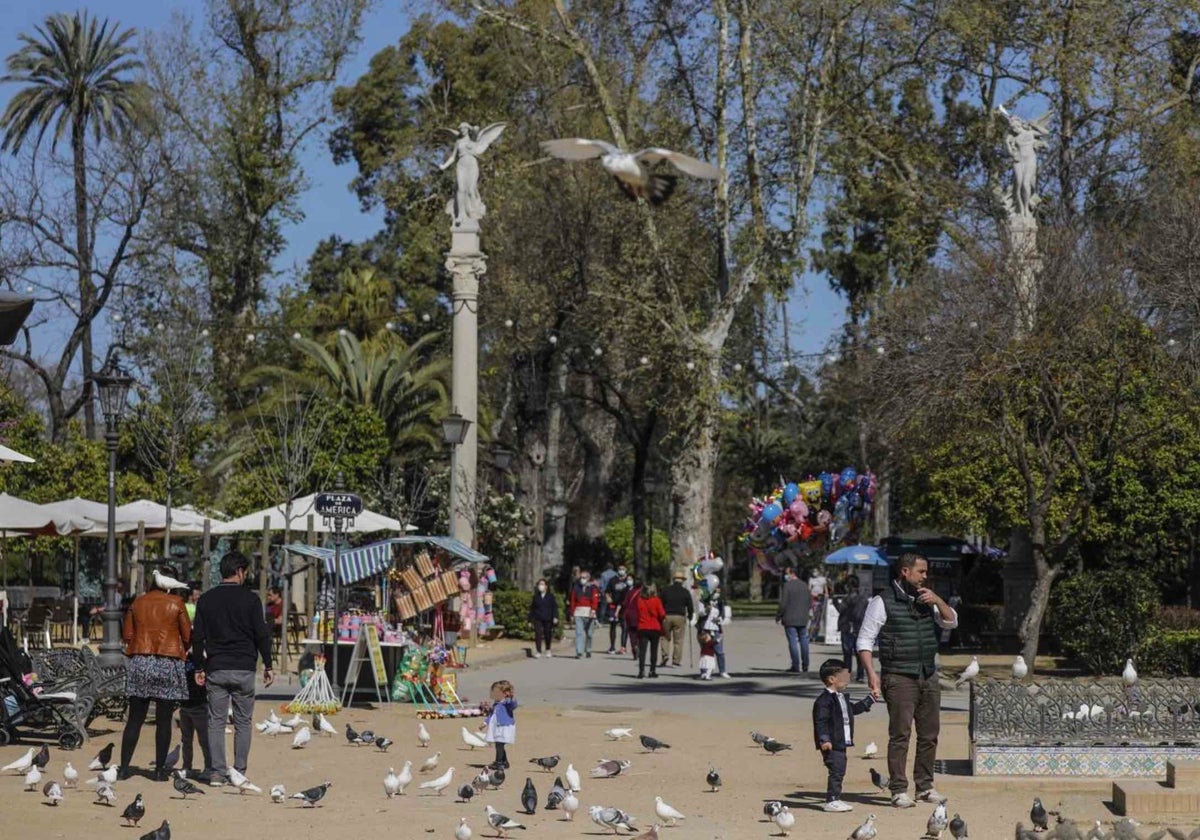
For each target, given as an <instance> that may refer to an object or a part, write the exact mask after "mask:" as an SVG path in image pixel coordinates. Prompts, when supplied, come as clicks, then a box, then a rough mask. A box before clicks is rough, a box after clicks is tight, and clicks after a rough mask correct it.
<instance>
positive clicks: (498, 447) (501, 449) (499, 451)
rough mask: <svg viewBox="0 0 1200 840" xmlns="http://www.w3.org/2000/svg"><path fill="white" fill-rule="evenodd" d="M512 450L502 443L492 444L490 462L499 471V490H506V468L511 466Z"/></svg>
mask: <svg viewBox="0 0 1200 840" xmlns="http://www.w3.org/2000/svg"><path fill="white" fill-rule="evenodd" d="M512 462H513V451H512V450H511V449H509V448H508V447H507V446H505V445H504V444H502V443H496V444H493V445H492V464H493V465H494V466H495V467H496V472H498V473H500V490H501V492H505V491H507V490H508V470H509V468H510V467H512Z"/></svg>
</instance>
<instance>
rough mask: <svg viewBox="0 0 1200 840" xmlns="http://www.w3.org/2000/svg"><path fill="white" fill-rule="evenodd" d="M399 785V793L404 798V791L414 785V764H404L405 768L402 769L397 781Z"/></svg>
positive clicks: (408, 762) (407, 762)
mask: <svg viewBox="0 0 1200 840" xmlns="http://www.w3.org/2000/svg"><path fill="white" fill-rule="evenodd" d="M396 781H397V782H398V784H399V787H398V788H397V793H399V794H400V795H401V796H404V789H405V788H406V787H408V786H409V785H411V784H412V762H411V761H406V762H404V766H403V767H401V768H400V776H399V777H398V778H397V780H396Z"/></svg>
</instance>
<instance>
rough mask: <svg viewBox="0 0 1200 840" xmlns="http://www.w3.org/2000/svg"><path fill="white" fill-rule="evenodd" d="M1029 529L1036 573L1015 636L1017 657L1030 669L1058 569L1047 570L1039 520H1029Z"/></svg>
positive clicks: (1044, 535)
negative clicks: (1016, 635)
mask: <svg viewBox="0 0 1200 840" xmlns="http://www.w3.org/2000/svg"><path fill="white" fill-rule="evenodd" d="M1032 519H1033V521H1032V522H1031V527H1030V529H1029V532H1030V537H1031V539H1032V541H1033V546H1032V547H1033V563H1034V568H1035V570H1036V573H1037V579H1036V580H1035V581H1034V584H1033V589H1032V591H1031V592H1030V594H1029V610H1028V611H1027V612H1026V613H1025V618H1024V620H1023V621H1022V622H1021V630H1020V632H1019V634H1018V636H1019V638H1020V639H1021V655H1022V656H1023V657H1025V661H1026V662H1027V663H1028V664H1029V667H1030V669H1032V668H1033V667H1034V665H1033V663H1034V662H1036V661H1037V652H1038V643H1039V642H1040V641H1041V636H1042V620H1043V619H1044V618H1045V616H1046V608H1047V607H1048V606H1049V604H1050V590H1051V587H1052V586H1053V585H1054V580H1055V579H1056V578H1057V577H1058V575H1059V572H1060V569H1059V568H1058V567H1057V566H1051V565H1050V564H1049V563H1048V562H1047V561H1046V528H1045V525H1044V524H1043V523H1042V522H1041V520H1040V518H1039V517H1032Z"/></svg>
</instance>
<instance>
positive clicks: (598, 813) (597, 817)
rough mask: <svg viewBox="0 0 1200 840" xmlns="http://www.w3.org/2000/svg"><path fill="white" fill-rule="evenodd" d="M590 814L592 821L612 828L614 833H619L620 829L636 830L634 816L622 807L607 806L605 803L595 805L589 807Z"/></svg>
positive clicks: (603, 826)
mask: <svg viewBox="0 0 1200 840" xmlns="http://www.w3.org/2000/svg"><path fill="white" fill-rule="evenodd" d="M588 814H589V815H590V816H591V818H592V822H594V823H595V824H596V825H598V826H601V827H602V828H611V829H612V830H613V834H617V833H618V829H622V828H623V829H625V830H626V831H634V830H635V829H634V827H633V822H634V819H633V817H631V816H629V815H628V814H626V813H625V812H624V811H622V810H621V809H620V808H605V807H604V806H603V805H593V806H592V807H591V808H588Z"/></svg>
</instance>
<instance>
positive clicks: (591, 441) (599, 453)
mask: <svg viewBox="0 0 1200 840" xmlns="http://www.w3.org/2000/svg"><path fill="white" fill-rule="evenodd" d="M581 387H582V388H583V390H584V396H585V398H587V399H591V398H592V392H593V389H594V388H595V383H594V382H593V381H592V379H591V378H590V377H587V378H584V380H583V382H582V383H581ZM569 416H570V417H571V421H572V426H573V428H574V430H575V436H576V438H577V439H578V440H579V445H580V448H581V449H582V450H583V481H582V484H581V486H580V488H579V492H578V493H577V494H576V496H575V500H574V505H573V506H574V511H573V514H574V515H573V516H572V517H571V518H570V519H569V520H568V526H569V528H568V530H569V532H570V535H571V536H573V537H575V538H578V539H583V540H588V541H595V540H602V539H604V526H605V525H607V524H608V482H609V480H610V479H611V478H612V473H613V465H614V464H615V463H616V457H617V444H616V436H617V425H616V421H615V420H613V418H612V416H611V415H610V414H608V413H607V412H604V411H594V410H591V411H583V412H580V413H579V414H578V415H577V414H575V413H571V414H570V415H569Z"/></svg>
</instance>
